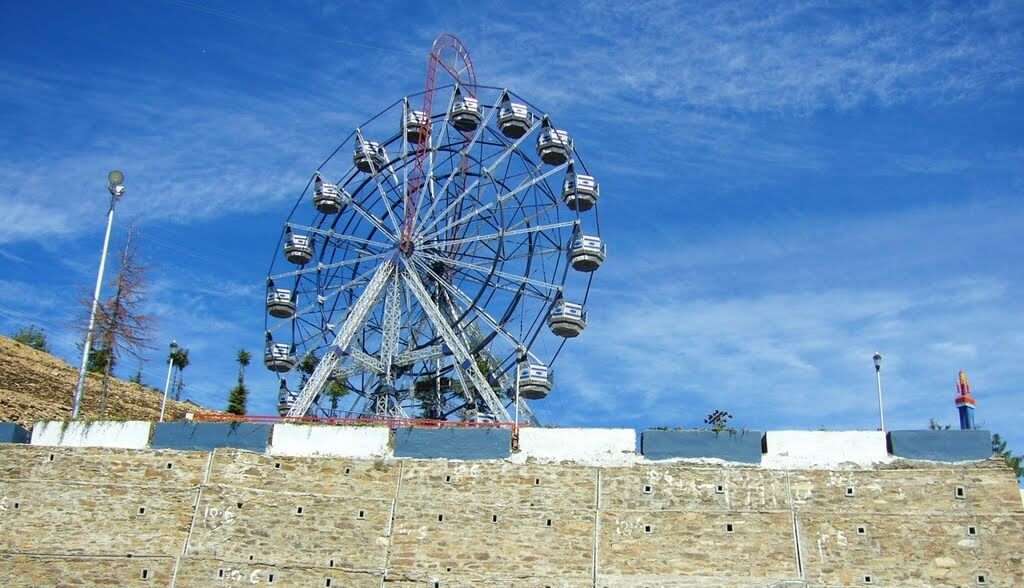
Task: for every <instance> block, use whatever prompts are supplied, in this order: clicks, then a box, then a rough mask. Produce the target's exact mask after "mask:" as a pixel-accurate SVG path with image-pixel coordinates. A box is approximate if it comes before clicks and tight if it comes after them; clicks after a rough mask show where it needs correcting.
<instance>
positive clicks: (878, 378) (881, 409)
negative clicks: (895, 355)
mask: <svg viewBox="0 0 1024 588" xmlns="http://www.w3.org/2000/svg"><path fill="white" fill-rule="evenodd" d="M873 359H874V360H875V383H876V385H877V387H878V420H879V422H880V423H881V426H882V432H883V433H885V405H884V404H882V354H881V353H875V355H874V358H873Z"/></svg>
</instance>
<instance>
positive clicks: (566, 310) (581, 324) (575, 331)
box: [548, 300, 587, 338]
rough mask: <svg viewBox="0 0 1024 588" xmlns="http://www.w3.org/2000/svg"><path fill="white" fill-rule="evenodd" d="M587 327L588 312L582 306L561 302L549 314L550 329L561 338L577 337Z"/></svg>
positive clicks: (556, 303)
mask: <svg viewBox="0 0 1024 588" xmlns="http://www.w3.org/2000/svg"><path fill="white" fill-rule="evenodd" d="M586 326H587V311H585V310H583V305H582V304H577V303H575V302H568V301H566V300H559V301H558V302H555V304H554V306H552V307H551V312H550V313H548V328H550V329H551V332H552V333H554V334H555V335H557V336H559V337H566V338H569V337H576V336H578V335H579V334H580V333H582V332H583V329H584V328H586Z"/></svg>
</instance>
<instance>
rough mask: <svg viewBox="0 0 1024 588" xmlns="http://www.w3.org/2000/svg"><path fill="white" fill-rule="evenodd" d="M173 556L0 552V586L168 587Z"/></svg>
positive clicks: (171, 573)
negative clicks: (106, 555) (99, 555)
mask: <svg viewBox="0 0 1024 588" xmlns="http://www.w3.org/2000/svg"><path fill="white" fill-rule="evenodd" d="M173 572H174V558H172V557H131V558H128V557H123V556H122V557H96V556H64V555H27V554H3V553H0V586H3V587H4V588H49V587H51V586H52V587H58V586H118V587H119V588H142V587H148V588H152V587H154V586H170V585H171V576H172V575H173Z"/></svg>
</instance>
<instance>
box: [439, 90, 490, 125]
mask: <svg viewBox="0 0 1024 588" xmlns="http://www.w3.org/2000/svg"><path fill="white" fill-rule="evenodd" d="M448 119H449V120H450V121H451V122H452V126H453V127H455V128H456V129H459V130H460V131H463V132H469V131H475V130H476V129H477V127H479V126H480V121H481V120H483V113H482V112H481V110H480V101H478V100H477V99H476V98H473V97H472V96H466V97H462V96H456V98H455V102H453V103H452V111H451V113H450V114H449V115H448Z"/></svg>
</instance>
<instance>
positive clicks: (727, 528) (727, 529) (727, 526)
mask: <svg viewBox="0 0 1024 588" xmlns="http://www.w3.org/2000/svg"><path fill="white" fill-rule="evenodd" d="M725 532H726V533H732V523H726V524H725Z"/></svg>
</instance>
